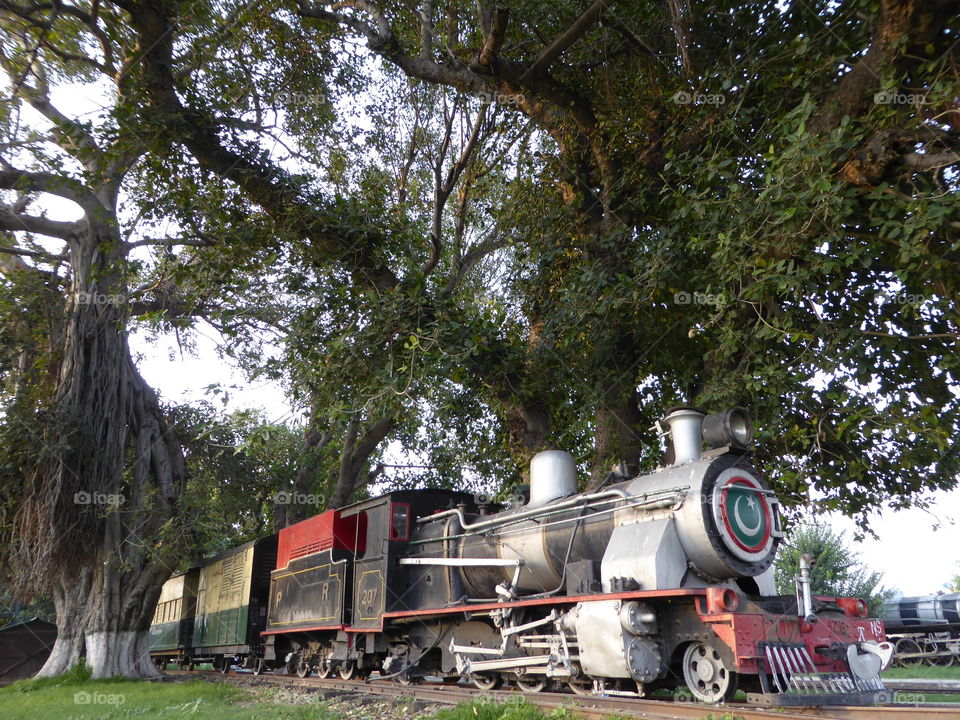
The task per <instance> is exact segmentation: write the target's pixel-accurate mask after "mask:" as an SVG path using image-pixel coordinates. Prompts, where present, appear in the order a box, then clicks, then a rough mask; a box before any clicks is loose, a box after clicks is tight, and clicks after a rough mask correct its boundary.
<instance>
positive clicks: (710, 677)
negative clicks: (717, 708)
mask: <svg viewBox="0 0 960 720" xmlns="http://www.w3.org/2000/svg"><path fill="white" fill-rule="evenodd" d="M683 679H684V680H685V681H686V683H687V687H688V688H690V692H692V693H693V696H694V697H695V698H697V700H699V701H700V702H705V703H718V702H726V701H727V700H729V699H730V698H732V697H733V696H734V694H735V693H736V692H737V674H736V673H735V672H733V671H732V670H731V669H730V668H728V667H727V666H726V665H725V664H724V662H723V658H722V657H720V653H719V652H717V650H716V648H714V647H713V646H712V645H710V644H709V643H703V642H697V643H692V644H691V645H690V646H689V647H688V648H687V650H686V652H684V653H683Z"/></svg>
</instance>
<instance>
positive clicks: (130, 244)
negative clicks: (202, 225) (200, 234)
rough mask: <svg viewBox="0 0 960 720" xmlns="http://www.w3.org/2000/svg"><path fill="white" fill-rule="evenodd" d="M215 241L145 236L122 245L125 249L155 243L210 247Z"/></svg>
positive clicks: (153, 244)
mask: <svg viewBox="0 0 960 720" xmlns="http://www.w3.org/2000/svg"><path fill="white" fill-rule="evenodd" d="M216 244H217V243H216V241H214V240H213V239H211V238H171V239H167V240H158V239H155V238H145V239H143V240H137V241H135V242H128V243H124V247H125V248H126V249H127V250H132V249H133V248H138V247H145V246H148V245H149V246H156V245H189V246H191V247H210V246H211V245H216Z"/></svg>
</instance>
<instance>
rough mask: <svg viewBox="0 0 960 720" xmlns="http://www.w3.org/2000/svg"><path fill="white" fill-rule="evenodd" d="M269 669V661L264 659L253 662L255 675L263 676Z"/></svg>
mask: <svg viewBox="0 0 960 720" xmlns="http://www.w3.org/2000/svg"><path fill="white" fill-rule="evenodd" d="M266 669H267V661H266V660H264V659H263V658H257V659H256V660H254V661H253V674H254V675H263V671H264V670H266Z"/></svg>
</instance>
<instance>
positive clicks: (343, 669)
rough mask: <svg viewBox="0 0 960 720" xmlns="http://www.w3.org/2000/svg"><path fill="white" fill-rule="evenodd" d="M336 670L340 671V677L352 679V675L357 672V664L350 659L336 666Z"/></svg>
mask: <svg viewBox="0 0 960 720" xmlns="http://www.w3.org/2000/svg"><path fill="white" fill-rule="evenodd" d="M337 671H338V672H339V673H340V677H342V678H343V679H344V680H353V678H354V676H355V675H356V674H357V665H356V663H354V662H353V661H352V660H348V661H347V662H345V663H343V664H342V665H340V667H339V668H337Z"/></svg>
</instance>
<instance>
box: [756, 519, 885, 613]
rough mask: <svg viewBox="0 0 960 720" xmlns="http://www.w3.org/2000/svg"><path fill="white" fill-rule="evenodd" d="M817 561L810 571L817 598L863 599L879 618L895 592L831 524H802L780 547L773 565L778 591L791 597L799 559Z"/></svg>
mask: <svg viewBox="0 0 960 720" xmlns="http://www.w3.org/2000/svg"><path fill="white" fill-rule="evenodd" d="M805 554H809V555H812V556H813V558H814V563H815V564H814V566H813V569H812V570H811V571H810V583H811V591H812V592H813V594H815V595H833V596H837V597H855V598H863V599H864V600H866V601H867V603H868V605H869V606H870V613H871V615H873V616H876V615H878V614H879V613H880V609H881V607H882V605H883V603H884V601H885V600H886V599H888V598H889V597H890V596H891V595H892V593H891V591H889V590H885V589H884V588H883V587H882V586H881V584H880V583H881V581H882V579H883V576H882V574H881V573H879V572H873V571H871V570H870V569H869V568H867V567H865V566H864V565H863V563H862V562H861V561H860V559H859V557H858V556H857V553H856V552H855V551H853V550H852V549H851V548H850V547H849V546H848V545H847V543H846V541H845V539H844V537H843V535H842V534H838V533H837V532H836V531H834V530H833V528H831V527H830V526H829V525H799V526H797V527H796V528H795V529H794V531H793V532H792V533H791V534H790V536H789V538H788V542H786V543H784V544H783V545H781V547H780V551H779V553H778V554H777V559H776V561H775V563H774V580H775V582H776V586H777V592H779V593H781V594H784V595H792V594H793V593H794V592H796V585H795V582H796V578H797V577H799V574H800V556H801V555H805Z"/></svg>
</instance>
